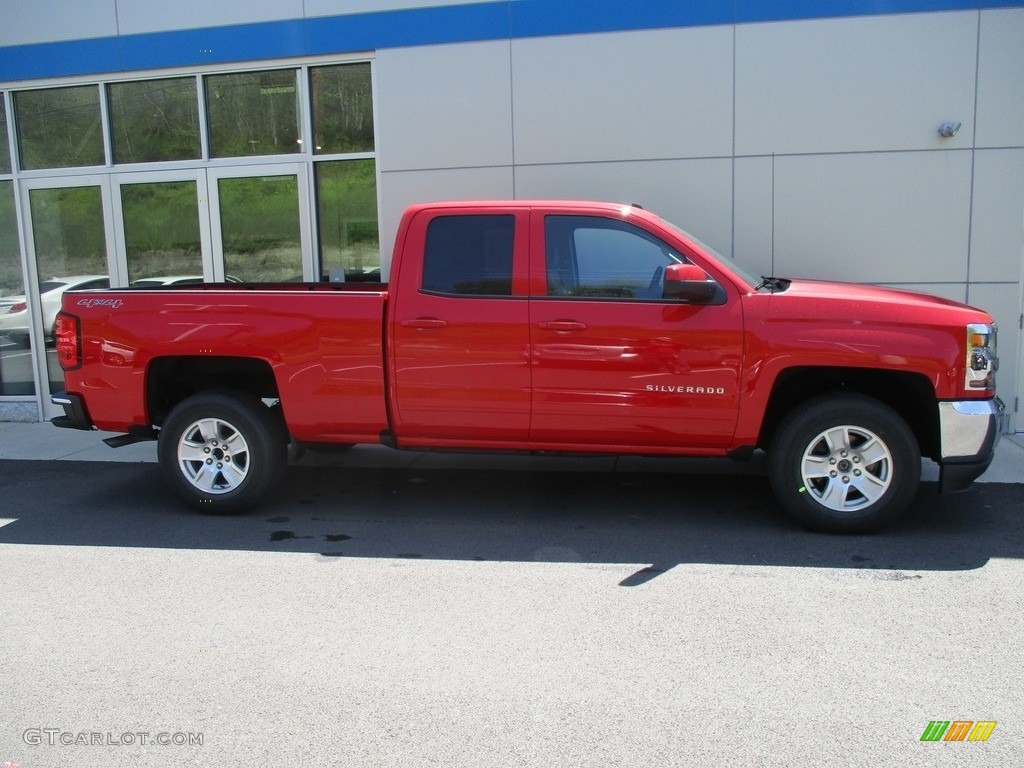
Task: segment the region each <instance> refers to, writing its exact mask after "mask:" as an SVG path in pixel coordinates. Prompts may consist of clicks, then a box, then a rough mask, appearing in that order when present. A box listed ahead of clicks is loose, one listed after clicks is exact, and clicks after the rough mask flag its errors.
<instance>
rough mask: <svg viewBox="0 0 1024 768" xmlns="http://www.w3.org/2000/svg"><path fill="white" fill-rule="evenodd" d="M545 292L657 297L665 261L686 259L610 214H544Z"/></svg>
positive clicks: (667, 263) (659, 292) (569, 294)
mask: <svg viewBox="0 0 1024 768" xmlns="http://www.w3.org/2000/svg"><path fill="white" fill-rule="evenodd" d="M545 237H546V249H547V273H548V295H549V296H583V297H591V296H593V297H601V298H615V299H660V298H661V297H662V291H663V289H664V277H665V267H667V266H668V265H669V264H679V263H681V262H683V261H685V259H684V258H683V257H682V256H681V255H679V254H678V253H675V252H674V251H673V250H672V249H671V248H669V247H668V246H667V245H665V244H664V243H662V242H661V241H660V240H657V239H655V238H654V237H653V236H652V235H650V234H648V233H647V232H644V231H643V230H642V229H639V228H637V227H634V226H633V225H631V224H627V223H625V222H621V221H615V220H613V219H601V218H597V217H590V216H548V217H547V219H546V220H545Z"/></svg>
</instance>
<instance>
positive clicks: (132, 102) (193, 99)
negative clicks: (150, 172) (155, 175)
mask: <svg viewBox="0 0 1024 768" xmlns="http://www.w3.org/2000/svg"><path fill="white" fill-rule="evenodd" d="M107 92H108V95H109V99H110V122H111V130H112V132H113V138H114V141H113V144H114V162H115V163H152V162H158V161H160V160H195V159H198V158H199V156H200V152H201V149H200V144H199V99H198V96H197V95H196V81H195V78H194V77H179V78H174V79H170V80H145V81H141V82H134V83H113V84H111V85H110V86H109V87H108V91H107Z"/></svg>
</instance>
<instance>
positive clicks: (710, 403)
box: [530, 213, 743, 450]
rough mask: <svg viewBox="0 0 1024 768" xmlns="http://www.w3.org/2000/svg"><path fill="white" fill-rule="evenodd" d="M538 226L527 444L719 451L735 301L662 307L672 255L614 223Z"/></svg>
mask: <svg viewBox="0 0 1024 768" xmlns="http://www.w3.org/2000/svg"><path fill="white" fill-rule="evenodd" d="M536 215H537V217H538V219H542V220H538V221H535V222H534V224H533V230H534V237H533V244H534V248H533V252H534V254H535V257H534V269H535V270H536V271H539V270H540V269H542V268H543V269H544V270H545V271H546V274H547V295H545V296H534V297H533V299H532V300H531V307H532V309H531V332H532V342H531V347H532V357H533V423H532V427H531V429H530V440H531V442H532V443H537V442H541V443H550V444H552V445H553V446H554V445H556V444H562V445H560V447H563V448H567V447H570V446H571V444H572V443H578V444H588V443H594V444H599V445H607V446H615V445H618V446H623V447H630V448H636V447H644V446H647V447H650V448H652V449H654V450H657V449H659V448H669V449H671V448H685V447H687V446H699V447H707V446H725V445H727V444H728V443H729V442H730V440H731V439H732V435H733V432H734V429H735V424H736V413H737V405H738V395H739V372H740V365H741V356H742V349H743V347H742V344H743V338H742V337H743V317H742V309H741V305H740V301H739V300H738V297H737V296H734V295H731V294H728V293H725V294H723V296H724V298H725V301H724V302H723V303H719V304H703V305H698V304H693V305H690V304H684V303H681V302H678V301H673V300H671V299H664V298H662V289H663V280H664V273H665V268H666V267H667V266H668V265H669V264H672V263H679V262H680V261H685V260H686V255H685V254H683V253H681V252H680V251H679V250H676V249H673V248H672V247H670V246H668V245H667V244H665V243H663V242H661V241H660V240H658V239H657V238H655V237H653V236H652V235H650V234H649V233H647V232H645V231H644V230H642V229H640V228H639V227H636V226H634V225H632V224H629V223H627V222H623V221H619V220H616V219H606V218H601V217H594V216H568V215H557V216H554V215H549V216H544V217H541V214H539V213H538V214H536ZM540 251H543V253H544V256H545V263H544V265H543V267H542V266H541V264H540V259H539V256H537V255H536V254H538V252H540ZM729 290H730V291H731V290H732V289H731V288H730V289H729Z"/></svg>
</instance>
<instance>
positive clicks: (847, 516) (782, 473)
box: [768, 395, 921, 533]
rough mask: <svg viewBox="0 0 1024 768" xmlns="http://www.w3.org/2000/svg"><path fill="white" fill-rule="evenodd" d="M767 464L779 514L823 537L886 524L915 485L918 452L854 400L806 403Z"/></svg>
mask: <svg viewBox="0 0 1024 768" xmlns="http://www.w3.org/2000/svg"><path fill="white" fill-rule="evenodd" d="M768 461H769V477H770V479H771V483H772V487H773V489H774V491H775V495H776V496H777V497H778V499H779V501H780V502H782V505H783V507H785V509H786V511H787V512H788V513H789V514H790V515H791V516H792V517H794V518H795V519H797V520H799V521H800V522H801V523H803V524H804V525H805V526H807V527H808V528H811V529H813V530H816V531H824V532H829V533H865V532H869V531H874V530H878V529H879V528H881V527H882V526H884V525H886V524H888V523H890V522H892V521H893V520H895V519H896V518H897V517H899V515H901V514H902V513H903V512H904V511H905V510H906V508H907V507H908V506H909V504H910V502H911V500H912V499H913V498H914V493H915V492H916V490H917V486H918V483H919V482H920V479H921V454H920V449H919V447H918V445H917V439H916V438H915V437H914V434H913V432H911V430H910V428H909V427H908V426H907V424H906V422H905V421H904V420H903V419H902V418H901V417H900V416H899V414H897V413H896V412H895V411H894V410H892V409H891V408H889V407H888V406H887V405H885V404H883V403H881V402H879V401H877V400H874V399H872V398H869V397H864V396H861V395H828V396H824V397H820V398H816V399H814V400H811V401H810V402H808V403H807V404H806V405H805V406H804V407H803V408H801V409H800V410H799V411H798V412H795V413H794V414H792V415H791V417H790V418H789V420H788V421H786V422H785V423H784V424H783V425H782V427H781V428H780V429H779V431H778V433H777V434H776V436H775V439H774V440H773V441H772V445H771V450H770V451H769V456H768Z"/></svg>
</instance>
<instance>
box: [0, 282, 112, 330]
mask: <svg viewBox="0 0 1024 768" xmlns="http://www.w3.org/2000/svg"><path fill="white" fill-rule="evenodd" d="M109 287H110V278H108V277H107V276H106V275H74V276H72V277H54V278H52V279H50V280H46V281H44V282H42V283H40V284H39V300H40V303H41V304H42V309H43V336H44V338H45V341H52V340H53V324H54V323H55V322H56V320H57V313H58V312H59V311H60V302H61V298H62V297H63V296H64V291H91V290H94V289H97V288H109ZM8 300H10V301H11V304H10V306H9V307H7V309H6V310H3V309H0V337H3V338H5V339H7V340H9V341H12V342H14V343H15V344H18V345H20V346H23V347H27V346H28V343H29V336H28V322H29V320H28V300H27V299H26V298H25V297H24V296H8V297H7V298H6V299H4V302H5V303H6V302H7V301H8Z"/></svg>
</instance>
